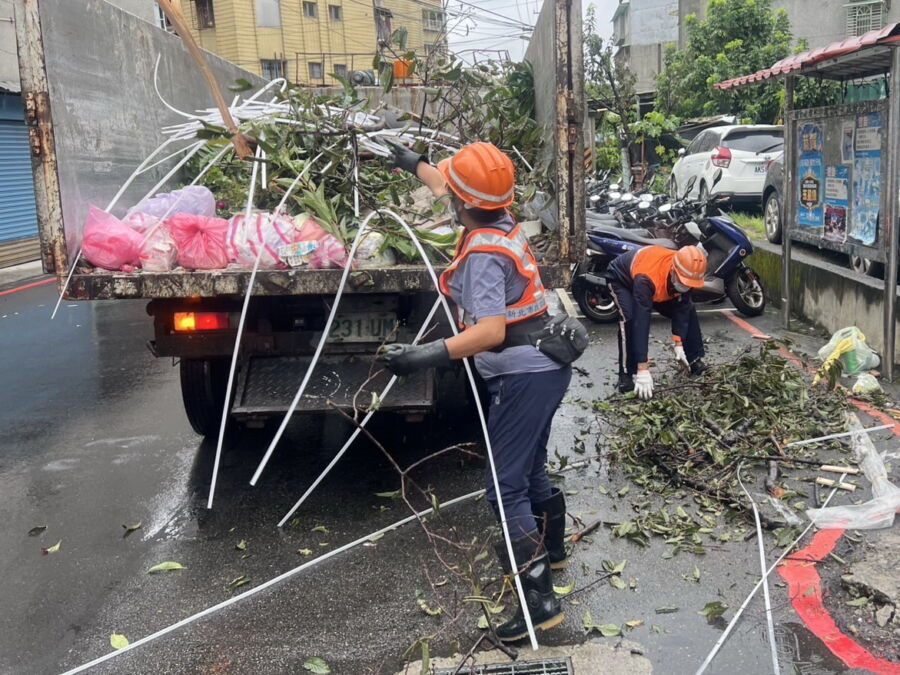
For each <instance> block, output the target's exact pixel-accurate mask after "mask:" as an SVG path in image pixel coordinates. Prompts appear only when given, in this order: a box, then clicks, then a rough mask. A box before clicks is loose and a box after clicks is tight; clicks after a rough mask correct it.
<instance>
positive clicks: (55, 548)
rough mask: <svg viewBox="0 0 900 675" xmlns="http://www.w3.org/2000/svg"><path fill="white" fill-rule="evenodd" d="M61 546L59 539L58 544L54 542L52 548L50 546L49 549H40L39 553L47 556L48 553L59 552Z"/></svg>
mask: <svg viewBox="0 0 900 675" xmlns="http://www.w3.org/2000/svg"><path fill="white" fill-rule="evenodd" d="M61 545H62V539H60V540H59V541H58V542H56V543H55V544H53V546H51V547H50V548H42V549H41V552H42V553H43V554H44V555H47V554H48V553H57V552H58V551H59V547H60V546H61Z"/></svg>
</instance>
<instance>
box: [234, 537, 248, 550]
mask: <svg viewBox="0 0 900 675" xmlns="http://www.w3.org/2000/svg"><path fill="white" fill-rule="evenodd" d="M234 547H235V548H236V549H237V550H238V551H246V550H247V540H246V539H241V540H240V541H239V542H238V543H237V544H235V545H234Z"/></svg>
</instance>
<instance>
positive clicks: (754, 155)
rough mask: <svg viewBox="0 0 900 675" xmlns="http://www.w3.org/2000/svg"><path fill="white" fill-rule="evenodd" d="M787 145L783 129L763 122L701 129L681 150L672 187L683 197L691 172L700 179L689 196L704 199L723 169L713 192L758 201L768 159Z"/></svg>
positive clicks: (671, 190)
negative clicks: (718, 173)
mask: <svg viewBox="0 0 900 675" xmlns="http://www.w3.org/2000/svg"><path fill="white" fill-rule="evenodd" d="M783 146H784V129H783V128H782V127H780V126H770V125H764V124H753V125H739V126H727V127H714V128H712V129H707V130H706V131H702V132H701V133H700V134H698V135H697V137H696V138H694V140H693V141H691V144H690V145H689V146H688V147H687V148H685V149H683V150H679V151H678V154H679V159H678V161H677V162H675V166H674V167H673V168H672V177H671V178H670V179H669V188H670V192H671V194H672V195H673V196H675V197H677V198H681V197H683V196H684V195H683V194H682V193H683V191H684V190H685V188H686V187H687V184H688V182H689V181H690V179H691V176H696V178H697V180H696V182H695V183H694V187H693V188H692V189H691V192H690V194H689V195H688V197H690V198H697V199H700V200H705V199H706V198H707V197H708V196H709V194H710V192H709V191H710V189H711V187H710V186H712V184H713V174H714V173H715V172H716V171H717V170H718V169H722V180H721V181H719V183H718V184H717V185H716V186H715V188H714V189H713V194H728V195H730V196H731V201H732V203H737V202H740V203H753V204H754V205H755V204H758V203H759V198H760V195H761V194H762V190H763V184H764V183H765V181H766V167H767V166H768V164H769V160H770V159H772V158H773V157H775V156H777V155H778V153H780V152H781V151H782V149H783Z"/></svg>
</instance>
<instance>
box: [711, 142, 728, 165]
mask: <svg viewBox="0 0 900 675" xmlns="http://www.w3.org/2000/svg"><path fill="white" fill-rule="evenodd" d="M712 163H713V166H720V167H722V168H723V169H727V168H728V167H729V166H730V165H731V150H729V149H728V148H722V147H719V148H716V151H715V153H714V154H713V156H712Z"/></svg>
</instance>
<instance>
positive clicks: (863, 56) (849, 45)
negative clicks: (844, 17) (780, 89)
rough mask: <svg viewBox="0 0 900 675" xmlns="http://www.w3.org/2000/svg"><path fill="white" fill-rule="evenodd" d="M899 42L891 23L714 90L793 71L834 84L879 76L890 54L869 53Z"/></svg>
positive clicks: (897, 26) (898, 27) (898, 32)
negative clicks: (845, 80) (834, 82)
mask: <svg viewBox="0 0 900 675" xmlns="http://www.w3.org/2000/svg"><path fill="white" fill-rule="evenodd" d="M898 42H900V24H897V23H893V24H891V25H889V26H885V27H884V28H881V29H880V30H873V31H869V32H868V33H866V34H865V35H860V36H859V37H854V38H848V39H846V40H841V41H840V42H833V43H832V44H830V45H828V46H826V47H819V48H817V49H812V50H810V51H808V52H803V53H802V54H795V55H793V56H789V57H787V58H786V59H782V60H781V61H778V62H777V63H775V64H774V65H773V66H772V67H771V68H766V69H765V70H760V71H757V72H755V73H752V74H750V75H744V76H742V77H735V78H732V79H730V80H725V81H724V82H719V83H718V84H717V85H716V89H721V90H723V91H728V90H730V89H736V88H738V87H745V86H747V85H750V84H758V83H760V82H765V81H766V80H769V79H771V78H773V77H779V76H781V75H785V74H787V73H791V72H796V71H810V70H816V71H817V73H818V74H820V75H822V76H823V77H829V78H831V79H837V80H843V79H852V78H858V77H868V76H870V75H878V74H879V73H882V72H886V68H890V52H889V50H888V51H887V52H886V53H885V54H884V55H883V56H882V57H881V58H875V54H874V53H873V52H872V51H871V50H873V49H874V48H877V47H879V46H882V45H890V44H896V43H898ZM856 54H859V56H860V58H859V59H852V58H847V57H850V56H852V55H856ZM834 59H841V60H842V61H843V62H842V63H838V62H835V63H829V62H831V61H832V60H834Z"/></svg>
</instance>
